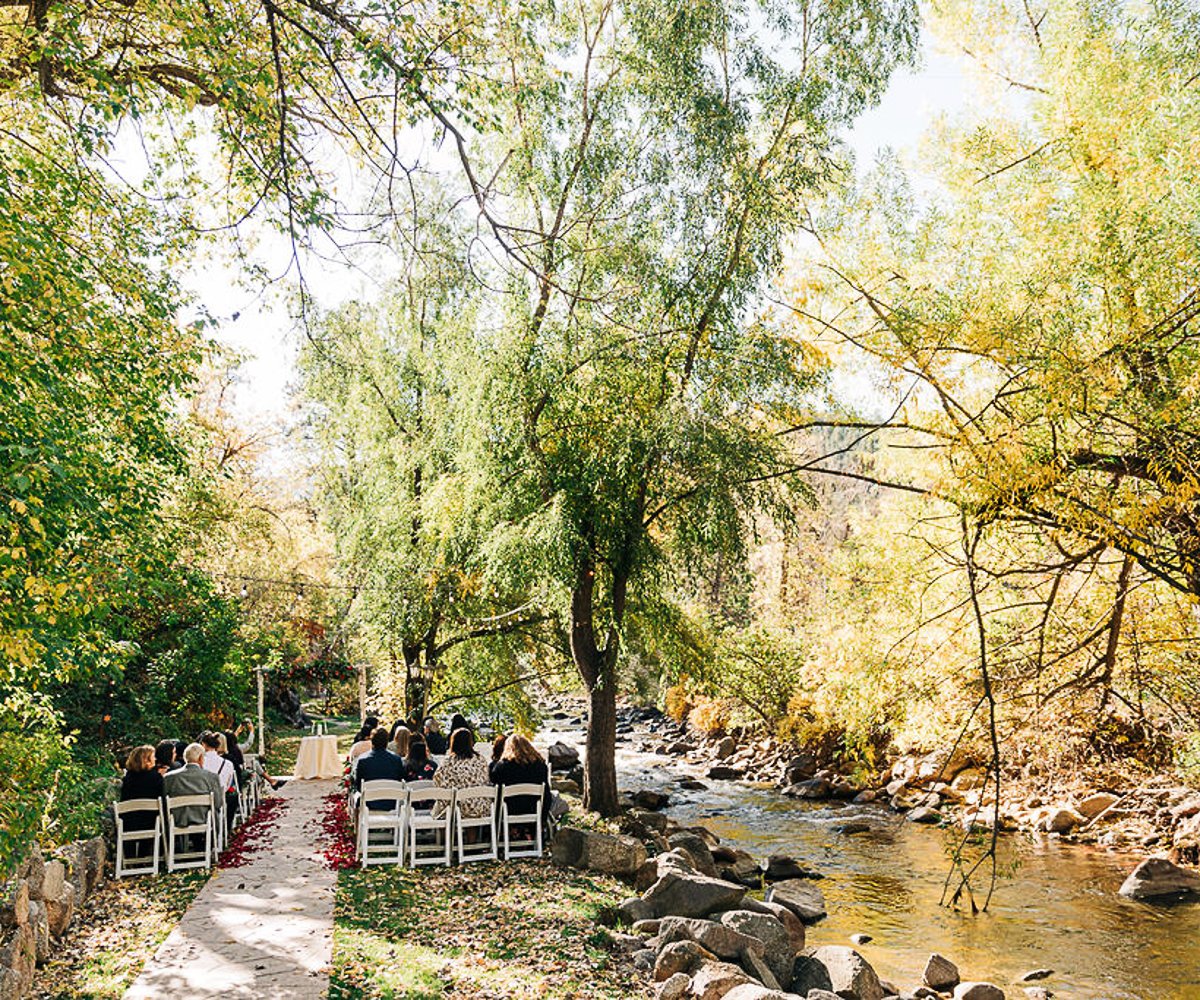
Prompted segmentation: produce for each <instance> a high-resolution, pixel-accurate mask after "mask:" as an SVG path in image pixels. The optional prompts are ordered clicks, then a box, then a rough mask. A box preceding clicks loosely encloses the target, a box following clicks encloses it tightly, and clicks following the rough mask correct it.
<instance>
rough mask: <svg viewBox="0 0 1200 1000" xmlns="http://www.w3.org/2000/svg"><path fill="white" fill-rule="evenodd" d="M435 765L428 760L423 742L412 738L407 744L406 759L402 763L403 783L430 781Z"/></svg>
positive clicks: (416, 737)
mask: <svg viewBox="0 0 1200 1000" xmlns="http://www.w3.org/2000/svg"><path fill="white" fill-rule="evenodd" d="M436 771H437V764H435V763H434V762H433V761H431V760H430V759H429V750H428V748H427V747H426V746H425V741H424V740H423V739H421V738H420V737H419V736H414V737H413V738H412V739H411V740H410V741H409V744H408V757H407V759H406V760H405V761H404V780H405V781H432V780H433V775H434V773H435V772H436Z"/></svg>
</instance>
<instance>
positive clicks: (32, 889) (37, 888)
mask: <svg viewBox="0 0 1200 1000" xmlns="http://www.w3.org/2000/svg"><path fill="white" fill-rule="evenodd" d="M17 878H20V879H24V880H25V882H26V883H27V884H28V886H29V898H30V899H41V898H42V884H43V883H44V882H45V880H46V862H45V859H44V858H43V857H42V851H41V848H38V847H34V849H33V850H32V851H30V852H29V857H27V858H26V859H25V860H24V861H22V862H21V866H20V867H19V868H18V869H17Z"/></svg>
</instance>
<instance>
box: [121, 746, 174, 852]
mask: <svg viewBox="0 0 1200 1000" xmlns="http://www.w3.org/2000/svg"><path fill="white" fill-rule="evenodd" d="M173 752H174V748H173V747H172V753H173ZM162 796H163V776H162V775H161V774H159V772H158V767H157V766H156V758H155V750H154V747H152V746H150V745H149V744H146V745H145V746H140V747H134V748H133V750H131V751H130V753H129V759H128V760H126V761H125V774H124V776H123V777H122V778H121V801H122V802H128V801H130V800H131V799H154V801H155V802H156V803H157V802H158V800H159V799H161V798H162ZM157 815H158V809H157V807H156V808H154V809H139V810H138V811H137V812H131V813H126V814H125V815H124V816H122V817H121V822H122V823H123V824H124V825H125V829H126V830H153V829H154V819H155V817H156V816H157ZM127 847H128V849H129V855H130V857H134V858H140V857H145V856H146V855H148V854H150V853H151V852H152V850H153V848H152V845H151V843H150V841H149V840H135V841H132V842H130V843H129V844H128V845H127Z"/></svg>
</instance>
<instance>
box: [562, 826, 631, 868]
mask: <svg viewBox="0 0 1200 1000" xmlns="http://www.w3.org/2000/svg"><path fill="white" fill-rule="evenodd" d="M550 859H551V860H552V861H553V862H554V863H555V864H556V865H559V866H560V867H562V868H584V869H587V870H588V871H593V872H602V873H603V874H605V875H616V876H618V877H622V878H632V877H633V876H634V875H636V874H637V870H638V868H639V867H640V866H641V865H642V863H643V862H644V861H645V860H646V848H645V846H644V845H643V844H642V843H641V841H639V840H637V839H636V838H634V837H622V836H614V835H613V834H610V833H598V832H596V831H594V830H580V829H579V828H578V827H573V826H564V827H559V829H558V831H557V832H556V833H555V834H554V839H553V840H552V841H551V842H550Z"/></svg>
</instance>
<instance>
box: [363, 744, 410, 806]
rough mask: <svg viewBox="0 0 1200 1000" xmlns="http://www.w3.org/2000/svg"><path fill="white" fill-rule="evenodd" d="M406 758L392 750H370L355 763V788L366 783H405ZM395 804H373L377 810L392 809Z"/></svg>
mask: <svg viewBox="0 0 1200 1000" xmlns="http://www.w3.org/2000/svg"><path fill="white" fill-rule="evenodd" d="M403 780H404V758H403V757H401V756H400V755H399V754H395V753H392V751H391V750H386V749H385V750H375V749H371V750H368V751H367V752H366V753H365V754H363V755H362V756H361V757H359V758H358V760H356V761H355V762H354V787H355V788H362V783H363V782H364V781H403ZM394 805H395V803H394V802H376V803H373V806H374V808H376V809H391V808H393V807H394Z"/></svg>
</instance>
